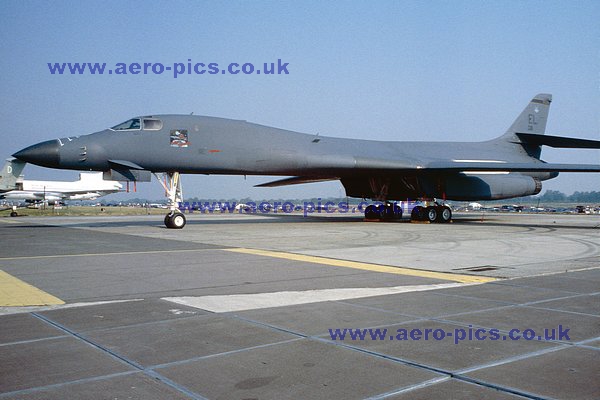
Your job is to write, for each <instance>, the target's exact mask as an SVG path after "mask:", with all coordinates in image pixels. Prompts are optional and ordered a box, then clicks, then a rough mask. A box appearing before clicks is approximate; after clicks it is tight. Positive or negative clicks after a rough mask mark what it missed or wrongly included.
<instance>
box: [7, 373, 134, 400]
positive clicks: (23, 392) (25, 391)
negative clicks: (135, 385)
mask: <svg viewBox="0 0 600 400" xmlns="http://www.w3.org/2000/svg"><path fill="white" fill-rule="evenodd" d="M140 373H142V372H141V371H125V372H117V373H114V374H108V375H101V376H93V377H91V378H82V379H75V380H73V381H68V382H61V383H54V384H51V385H45V386H37V387H34V388H27V389H20V390H15V391H12V392H5V393H0V399H2V398H5V397H12V396H19V395H29V394H33V393H37V392H41V391H43V390H49V389H57V388H61V387H63V386H69V385H76V384H78V383H90V382H97V381H103V380H107V379H112V378H118V377H121V376H128V375H134V374H140Z"/></svg>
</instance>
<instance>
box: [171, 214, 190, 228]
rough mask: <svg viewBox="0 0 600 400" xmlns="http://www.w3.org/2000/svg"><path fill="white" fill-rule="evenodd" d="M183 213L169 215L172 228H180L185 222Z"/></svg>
mask: <svg viewBox="0 0 600 400" xmlns="http://www.w3.org/2000/svg"><path fill="white" fill-rule="evenodd" d="M186 222H187V221H186V219H185V215H183V214H182V213H175V214H174V215H173V216H172V217H171V228H172V229H182V228H183V227H184V226H185V224H186Z"/></svg>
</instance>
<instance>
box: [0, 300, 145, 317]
mask: <svg viewBox="0 0 600 400" xmlns="http://www.w3.org/2000/svg"><path fill="white" fill-rule="evenodd" d="M142 300H143V299H126V300H107V301H92V302H79V303H65V304H57V305H51V306H19V307H0V317H2V316H4V315H15V314H28V313H34V312H45V311H53V310H66V309H69V308H80V307H91V306H101V305H105V304H117V303H127V302H132V301H142Z"/></svg>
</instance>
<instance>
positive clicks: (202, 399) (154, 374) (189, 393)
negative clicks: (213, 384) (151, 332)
mask: <svg viewBox="0 0 600 400" xmlns="http://www.w3.org/2000/svg"><path fill="white" fill-rule="evenodd" d="M31 315H33V316H34V317H36V318H38V319H40V320H42V321H44V322H46V323H47V324H48V325H51V326H53V327H55V328H58V329H60V330H62V331H64V332H66V333H68V334H69V335H71V336H73V337H74V338H75V339H78V340H80V341H82V342H84V343H86V344H87V345H89V346H91V347H93V348H95V349H97V350H100V351H102V352H103V353H105V354H108V355H109V356H110V357H112V358H114V359H116V360H118V361H120V362H121V363H124V364H125V365H128V366H130V367H133V368H134V369H135V370H137V371H141V372H142V373H144V374H145V375H147V376H149V377H151V378H154V379H157V380H159V381H160V382H162V383H163V384H165V385H167V386H169V387H171V388H173V389H175V390H177V391H178V392H180V393H183V394H185V395H186V396H188V397H191V398H192V399H194V400H207V399H206V398H205V397H202V396H200V395H199V394H197V393H194V392H192V391H190V390H189V389H187V388H186V387H184V386H181V385H179V384H177V383H176V382H173V381H171V380H170V379H168V378H166V377H164V376H162V375H160V374H159V373H158V372H155V371H151V370H147V369H146V368H144V366H142V365H140V364H138V363H137V362H135V361H133V360H130V359H128V358H127V357H125V356H122V355H120V354H118V353H117V352H114V351H112V350H110V349H109V348H107V347H105V346H102V345H101V344H98V343H96V342H94V341H92V340H90V339H88V338H86V337H85V336H83V335H81V334H80V333H77V332H75V331H73V330H71V329H69V328H67V327H66V326H63V325H62V324H59V323H58V322H55V321H53V320H51V319H50V318H47V317H45V316H43V315H40V314H37V313H31Z"/></svg>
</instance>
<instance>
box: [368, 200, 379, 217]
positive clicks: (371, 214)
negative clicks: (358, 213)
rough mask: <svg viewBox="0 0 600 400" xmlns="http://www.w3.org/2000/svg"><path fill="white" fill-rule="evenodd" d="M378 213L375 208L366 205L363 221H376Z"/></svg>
mask: <svg viewBox="0 0 600 400" xmlns="http://www.w3.org/2000/svg"><path fill="white" fill-rule="evenodd" d="M378 218H379V212H378V211H377V207H376V206H375V205H373V204H371V205H368V206H367V208H365V219H378Z"/></svg>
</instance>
